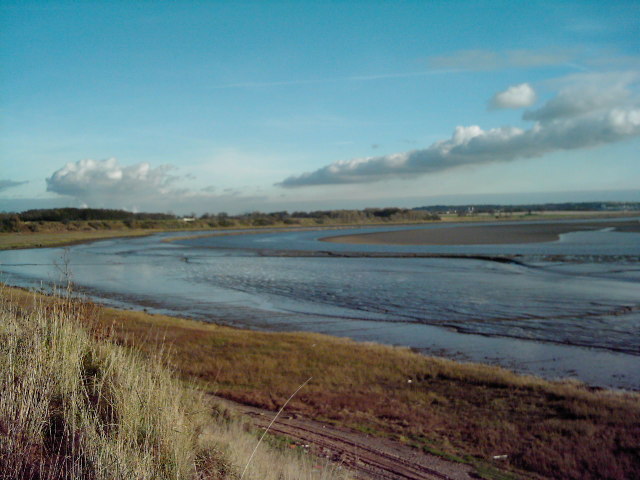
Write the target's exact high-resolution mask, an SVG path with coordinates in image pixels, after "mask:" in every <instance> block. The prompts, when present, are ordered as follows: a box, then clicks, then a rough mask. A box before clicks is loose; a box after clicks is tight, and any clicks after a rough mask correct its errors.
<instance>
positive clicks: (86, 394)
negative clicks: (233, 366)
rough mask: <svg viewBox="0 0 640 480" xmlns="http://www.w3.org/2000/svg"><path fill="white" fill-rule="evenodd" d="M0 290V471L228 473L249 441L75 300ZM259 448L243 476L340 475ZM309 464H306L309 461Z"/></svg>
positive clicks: (44, 477)
mask: <svg viewBox="0 0 640 480" xmlns="http://www.w3.org/2000/svg"><path fill="white" fill-rule="evenodd" d="M50 300H51V299H46V298H43V297H37V296H33V295H30V294H26V293H25V292H21V291H17V290H11V289H5V288H4V287H0V478H7V479H10V478H15V479H34V480H36V479H38V480H49V479H50V480H54V479H55V480H58V479H74V480H75V479H78V480H80V479H82V480H93V479H96V480H97V479H123V480H125V479H126V480H129V479H154V480H155V479H174V480H178V479H194V480H195V479H202V480H204V479H238V478H240V477H241V476H242V472H243V471H244V470H245V466H247V462H248V459H249V458H250V456H251V452H252V450H253V449H254V447H255V446H256V443H257V437H256V436H255V435H253V434H251V433H248V432H247V431H246V428H245V426H244V425H243V424H242V423H241V422H240V421H238V420H234V419H233V418H232V417H230V416H229V414H228V412H226V411H224V410H223V409H222V408H221V407H219V406H217V405H216V404H211V403H209V402H211V401H210V400H206V399H205V397H204V396H203V395H202V394H198V393H195V392H194V391H193V390H192V389H185V388H184V387H183V386H182V384H181V383H180V382H178V381H177V380H176V379H175V378H174V376H173V374H172V373H171V372H170V371H169V370H168V369H167V368H166V367H165V366H163V364H166V363H167V361H166V360H168V358H169V357H163V356H162V355H163V354H162V353H161V351H162V347H160V348H157V349H154V352H153V353H152V354H147V355H141V354H139V353H137V352H136V351H135V349H128V348H124V347H121V346H117V345H115V344H114V343H113V342H112V340H113V339H112V338H111V336H110V335H109V333H108V331H107V330H105V329H104V328H103V324H102V323H100V321H99V320H98V317H99V316H100V315H101V313H102V310H101V309H98V308H96V307H95V306H93V305H90V304H80V303H78V302H75V301H68V300H58V301H55V302H51V301H50ZM312 461H313V460H311V459H310V458H305V457H302V456H294V455H293V454H291V453H287V452H286V451H285V450H284V449H282V450H274V449H272V448H269V447H267V446H265V444H263V445H261V448H260V449H259V450H258V454H257V455H256V456H255V457H254V458H253V460H252V462H251V464H250V465H248V468H247V469H246V470H247V472H246V473H245V475H244V478H246V479H248V478H252V479H267V478H268V479H272V480H275V479H290V480H297V479H311V478H314V479H317V478H324V479H327V480H328V479H332V478H336V479H337V478H342V477H339V475H338V474H336V473H335V472H333V471H332V470H331V468H329V467H328V466H327V465H325V468H323V469H322V471H321V473H319V470H318V468H317V465H318V462H317V461H315V462H314V463H312ZM314 466H315V467H316V468H314Z"/></svg>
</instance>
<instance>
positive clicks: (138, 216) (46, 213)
mask: <svg viewBox="0 0 640 480" xmlns="http://www.w3.org/2000/svg"><path fill="white" fill-rule="evenodd" d="M18 217H19V218H20V220H22V221H23V222H73V221H76V220H175V219H176V216H175V215H173V214H170V213H134V212H127V211H126V210H112V209H104V208H50V209H41V210H26V211H24V212H22V213H19V214H18Z"/></svg>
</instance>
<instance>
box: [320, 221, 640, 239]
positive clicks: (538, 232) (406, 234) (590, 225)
mask: <svg viewBox="0 0 640 480" xmlns="http://www.w3.org/2000/svg"><path fill="white" fill-rule="evenodd" d="M605 228H613V229H615V230H616V231H620V232H633V233H640V221H638V220H624V221H610V222H579V223H531V224H508V225H463V226H451V227H441V228H420V229H407V230H396V231H393V232H379V233H362V234H355V235H338V236H332V237H325V238H322V239H321V240H322V241H325V242H333V243H351V244H361V245H362V244H367V245H503V244H518V243H539V242H553V241H556V240H558V239H559V238H560V235H562V234H563V233H570V232H579V231H589V230H602V229H605Z"/></svg>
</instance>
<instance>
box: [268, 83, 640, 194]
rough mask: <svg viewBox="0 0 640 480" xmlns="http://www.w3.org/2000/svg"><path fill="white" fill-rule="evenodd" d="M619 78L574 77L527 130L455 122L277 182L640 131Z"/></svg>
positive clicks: (434, 167)
mask: <svg viewBox="0 0 640 480" xmlns="http://www.w3.org/2000/svg"><path fill="white" fill-rule="evenodd" d="M624 78H626V77H625V76H624V75H623V76H622V79H619V81H617V82H615V81H614V82H610V83H609V84H608V88H606V87H605V86H603V85H600V86H599V88H597V89H592V88H587V86H586V85H590V84H591V83H592V82H594V77H593V76H592V75H584V76H582V77H580V76H574V77H573V82H574V84H573V85H572V86H571V87H567V88H565V89H564V90H562V91H561V92H560V93H559V94H558V95H557V96H556V97H554V98H552V99H551V100H549V101H548V102H547V103H546V104H544V105H543V106H542V107H541V108H539V109H537V110H533V111H530V112H526V113H525V115H524V118H525V119H527V120H535V123H534V125H533V126H532V127H531V128H529V129H528V130H524V129H521V128H517V127H510V126H507V127H501V128H493V129H490V130H483V129H482V128H480V127H479V126H477V125H472V126H468V127H465V126H458V127H456V129H455V131H454V133H453V135H452V136H451V138H449V139H446V140H441V141H438V142H435V143H433V144H432V145H431V146H429V147H427V148H424V149H420V150H413V151H410V152H402V153H395V154H391V155H384V156H379V157H367V158H358V159H353V160H345V161H338V162H334V163H332V164H330V165H327V166H325V167H322V168H320V169H318V170H315V171H313V172H307V173H303V174H302V175H297V176H290V177H288V178H286V179H285V180H283V181H282V182H280V183H279V184H278V185H279V186H282V187H302V186H309V185H329V184H347V183H367V182H375V181H379V180H384V179H390V178H413V177H415V176H416V175H425V174H429V173H436V172H440V171H444V170H448V169H451V168H455V167H461V166H467V165H478V164H486V163H493V162H508V161H513V160H516V159H519V158H535V157H540V156H543V155H545V154H548V153H550V152H554V151H559V150H574V149H582V148H589V147H595V146H598V145H603V144H609V143H614V142H618V141H621V140H624V139H626V138H631V137H636V136H640V106H639V105H640V103H639V102H638V98H637V96H634V95H633V94H632V92H631V90H630V88H629V86H630V83H629V81H628V80H624ZM579 79H581V80H583V83H580V82H578V81H577V80H579ZM612 79H613V77H609V80H612ZM625 81H626V83H625ZM516 97H517V95H516ZM523 103H524V102H523Z"/></svg>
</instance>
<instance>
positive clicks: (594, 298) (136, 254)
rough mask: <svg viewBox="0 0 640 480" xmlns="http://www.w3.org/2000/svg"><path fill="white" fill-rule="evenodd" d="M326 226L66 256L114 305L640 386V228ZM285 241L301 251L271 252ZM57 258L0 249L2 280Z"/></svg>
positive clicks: (89, 249) (131, 243)
mask: <svg viewBox="0 0 640 480" xmlns="http://www.w3.org/2000/svg"><path fill="white" fill-rule="evenodd" d="M405 228H406V227H405ZM427 228H440V226H438V225H436V226H431V227H427ZM393 229H397V227H396V228H385V229H384V230H393ZM380 230H383V229H380V228H375V229H374V228H368V229H359V230H357V232H360V233H364V232H372V231H380ZM351 232H352V231H350V230H340V231H339V232H337V234H341V235H342V234H349V233H351ZM354 232H356V231H354ZM331 234H333V232H327V231H322V232H317V231H316V232H295V231H287V232H280V233H262V234H244V235H231V236H216V237H208V238H200V239H192V240H184V241H180V242H179V243H176V242H174V243H165V242H162V240H163V239H165V238H167V237H172V236H175V234H161V235H155V236H152V237H147V238H137V239H116V240H108V241H101V242H96V243H93V244H86V245H78V246H74V247H70V248H69V249H68V250H67V254H68V258H69V266H70V270H71V272H72V276H73V281H74V282H75V283H76V285H77V286H78V287H80V288H81V289H82V290H83V291H84V292H86V293H88V294H89V295H91V296H93V297H95V298H98V299H100V300H102V301H104V302H106V303H109V304H114V305H117V306H127V307H137V308H147V309H149V310H151V311H158V312H163V313H172V314H179V315H183V316H189V317H193V318H199V319H204V320H208V321H216V322H223V323H227V324H232V325H236V326H242V327H252V328H264V329H277V330H308V331H317V332H323V333H330V334H333V335H341V336H348V337H352V338H355V339H358V340H372V341H377V342H381V343H389V344H397V345H407V346H411V347H413V348H415V349H417V350H420V351H423V352H425V353H432V354H438V355H443V356H447V357H452V358H457V359H463V360H472V361H481V362H486V363H493V364H500V365H504V366H507V367H510V368H513V369H515V370H518V371H521V372H530V373H536V374H541V375H544V376H547V377H550V378H556V377H577V378H580V379H582V380H584V381H586V382H588V383H591V384H594V385H602V386H611V387H616V388H627V389H635V390H640V263H639V262H638V258H640V234H636V233H618V232H612V231H606V230H603V231H597V232H580V233H571V234H567V235H563V236H562V237H561V239H560V240H559V241H557V242H549V243H539V244H525V245H496V246H489V245H485V246H478V245H476V246H459V247H447V246H420V247H417V246H393V247H387V246H380V245H375V246H366V245H343V244H334V243H326V242H320V241H319V240H318V239H319V238H322V237H325V236H327V235H331ZM291 250H295V251H296V252H298V255H302V256H279V255H281V254H282V251H291ZM317 251H334V252H346V251H357V252H387V253H388V252H395V253H411V252H420V253H453V254H473V255H496V254H508V255H519V257H518V260H519V263H514V264H504V263H497V262H493V261H483V260H473V259H449V258H366V257H365V258H342V257H314V256H305V253H304V252H309V253H310V254H313V253H314V252H317ZM64 254H65V250H64V249H39V250H19V251H5V252H0V272H1V273H0V275H1V277H0V280H2V281H5V282H7V283H10V284H15V285H29V286H33V285H39V284H42V283H45V284H47V285H48V284H51V283H55V282H58V281H60V278H61V270H64V265H62V264H63V263H64V260H63V257H64ZM558 256H560V257H558ZM558 258H561V259H562V261H558V260H557V259H558Z"/></svg>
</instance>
